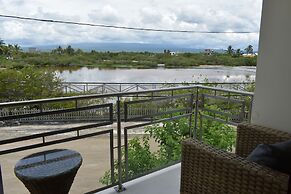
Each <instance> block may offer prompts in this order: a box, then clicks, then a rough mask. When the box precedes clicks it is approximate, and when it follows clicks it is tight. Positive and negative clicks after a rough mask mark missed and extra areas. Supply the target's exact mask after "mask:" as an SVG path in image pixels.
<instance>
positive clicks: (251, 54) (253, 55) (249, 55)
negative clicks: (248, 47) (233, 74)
mask: <svg viewBox="0 0 291 194" xmlns="http://www.w3.org/2000/svg"><path fill="white" fill-rule="evenodd" d="M257 55H258V53H244V54H242V56H243V57H255V56H257Z"/></svg>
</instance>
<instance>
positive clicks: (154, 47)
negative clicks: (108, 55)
mask: <svg viewBox="0 0 291 194" xmlns="http://www.w3.org/2000/svg"><path fill="white" fill-rule="evenodd" d="M58 46H59V45H34V46H31V47H35V48H37V49H38V50H40V51H51V50H52V49H55V48H57V47H58ZM61 46H62V47H63V48H64V47H67V46H68V45H61ZM71 46H72V47H73V48H80V49H82V50H84V51H91V50H96V51H110V52H121V51H127V52H145V51H148V52H164V49H166V50H170V51H174V52H193V53H199V52H203V51H204V49H197V48H192V47H187V45H173V44H144V43H78V44H71ZM28 48H29V47H23V49H24V50H25V51H28ZM215 51H216V52H223V50H222V49H217V50H215Z"/></svg>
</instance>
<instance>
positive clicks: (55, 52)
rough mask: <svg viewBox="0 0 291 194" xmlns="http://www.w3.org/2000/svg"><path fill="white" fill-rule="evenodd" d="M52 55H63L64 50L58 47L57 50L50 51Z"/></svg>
mask: <svg viewBox="0 0 291 194" xmlns="http://www.w3.org/2000/svg"><path fill="white" fill-rule="evenodd" d="M52 53H54V54H59V55H61V54H63V53H64V49H63V48H62V47H61V46H58V48H56V49H53V50H52Z"/></svg>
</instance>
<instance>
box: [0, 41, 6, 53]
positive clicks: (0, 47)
mask: <svg viewBox="0 0 291 194" xmlns="http://www.w3.org/2000/svg"><path fill="white" fill-rule="evenodd" d="M4 46H5V43H4V40H2V39H1V38H0V55H3V54H4V48H3V47H4Z"/></svg>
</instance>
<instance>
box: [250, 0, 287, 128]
mask: <svg viewBox="0 0 291 194" xmlns="http://www.w3.org/2000/svg"><path fill="white" fill-rule="evenodd" d="M252 123H255V124H259V125H263V126H267V127H272V128H276V129H280V130H283V131H289V132H291V0H264V3H263V13H262V22H261V32H260V43H259V56H258V65H257V75H256V90H255V99H254V106H253V114H252Z"/></svg>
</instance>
